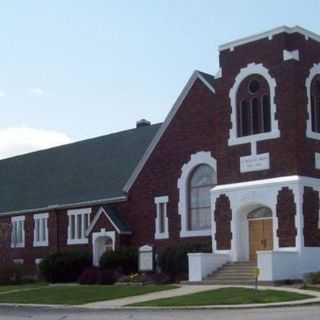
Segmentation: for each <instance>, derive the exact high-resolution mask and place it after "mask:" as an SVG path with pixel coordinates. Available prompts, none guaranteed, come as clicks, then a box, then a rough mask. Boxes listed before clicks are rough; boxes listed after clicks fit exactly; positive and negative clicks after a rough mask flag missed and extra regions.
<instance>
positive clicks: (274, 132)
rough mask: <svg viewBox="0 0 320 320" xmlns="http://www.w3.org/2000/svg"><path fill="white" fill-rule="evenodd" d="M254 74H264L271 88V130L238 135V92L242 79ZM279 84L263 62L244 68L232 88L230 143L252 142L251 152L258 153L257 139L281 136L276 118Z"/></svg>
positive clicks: (230, 93) (230, 94)
mask: <svg viewBox="0 0 320 320" xmlns="http://www.w3.org/2000/svg"><path fill="white" fill-rule="evenodd" d="M253 74H259V75H260V76H262V77H263V78H264V79H265V80H266V81H267V82H268V85H269V90H270V115H271V131H270V132H264V133H258V134H252V135H249V136H244V137H238V134H237V92H238V89H239V86H240V85H241V83H242V81H243V80H244V79H246V78H247V77H248V76H250V75H253ZM276 87H277V84H276V81H275V79H274V78H272V77H271V75H270V73H269V70H268V69H267V68H266V67H264V66H263V65H262V64H261V63H259V64H256V63H250V64H248V65H247V66H246V67H244V68H242V69H241V70H240V72H239V73H238V75H237V76H236V78H235V82H234V85H233V87H232V88H231V89H230V92H229V98H230V104H231V123H232V126H231V129H230V130H229V140H228V145H229V146H233V145H238V144H244V143H251V154H252V155H253V154H256V143H257V141H263V140H269V139H275V138H278V137H280V131H279V127H278V120H277V119H276V112H277V106H276V104H275V90H276Z"/></svg>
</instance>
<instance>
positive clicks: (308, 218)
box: [303, 187, 320, 247]
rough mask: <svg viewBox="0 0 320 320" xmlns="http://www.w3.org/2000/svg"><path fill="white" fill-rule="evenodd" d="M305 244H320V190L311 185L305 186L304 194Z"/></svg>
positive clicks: (312, 245)
mask: <svg viewBox="0 0 320 320" xmlns="http://www.w3.org/2000/svg"><path fill="white" fill-rule="evenodd" d="M303 218H304V228H303V235H304V245H305V246H306V247H318V246H320V229H319V227H318V219H319V192H318V191H317V190H314V189H312V188H311V187H305V188H304V194H303Z"/></svg>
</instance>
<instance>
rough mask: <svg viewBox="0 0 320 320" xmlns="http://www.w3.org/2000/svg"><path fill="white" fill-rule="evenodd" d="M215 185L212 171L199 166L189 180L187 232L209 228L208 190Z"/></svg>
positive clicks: (206, 166) (204, 165) (202, 165)
mask: <svg viewBox="0 0 320 320" xmlns="http://www.w3.org/2000/svg"><path fill="white" fill-rule="evenodd" d="M214 183H215V175H214V170H213V169H212V168H211V167H210V166H208V165H206V164H200V165H199V166H197V167H196V168H195V169H194V170H193V171H192V173H191V175H190V178H189V212H188V213H189V219H188V229H189V230H206V229H209V228H210V226H211V212H210V189H212V188H213V186H214Z"/></svg>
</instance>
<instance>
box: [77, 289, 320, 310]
mask: <svg viewBox="0 0 320 320" xmlns="http://www.w3.org/2000/svg"><path fill="white" fill-rule="evenodd" d="M230 287H234V288H235V287H241V288H250V289H252V288H253V287H252V286H230V285H227V286H222V285H182V286H181V287H179V288H177V289H171V290H168V291H160V292H153V293H148V294H144V295H140V296H135V297H128V298H122V299H115V300H108V301H100V302H95V303H88V304H84V305H81V306H80V305H79V306H78V307H81V308H88V309H119V308H130V309H136V308H139V309H141V308H143V309H159V308H158V307H130V306H128V305H130V304H135V303H140V302H145V301H150V300H156V299H162V298H172V297H177V296H182V295H187V294H192V293H197V292H203V291H208V290H214V289H220V288H230ZM259 289H261V290H266V289H269V290H270V289H272V290H279V291H289V292H296V293H300V294H305V295H310V296H313V297H312V298H310V299H305V300H299V301H288V302H277V303H267V304H266V303H264V304H246V305H214V306H199V307H168V308H169V309H188V308H192V309H203V308H210V309H226V308H228V309H229V308H230V309H231V308H232V309H233V308H257V307H274V306H278V307H279V306H281V307H283V306H296V305H305V304H314V303H320V291H319V292H318V291H311V290H301V289H296V288H289V287H266V286H259Z"/></svg>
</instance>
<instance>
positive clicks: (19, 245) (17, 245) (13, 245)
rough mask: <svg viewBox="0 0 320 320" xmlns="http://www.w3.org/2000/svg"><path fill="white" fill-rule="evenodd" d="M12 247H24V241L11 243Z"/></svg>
mask: <svg viewBox="0 0 320 320" xmlns="http://www.w3.org/2000/svg"><path fill="white" fill-rule="evenodd" d="M11 248H12V249H18V248H24V243H18V244H11Z"/></svg>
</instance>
